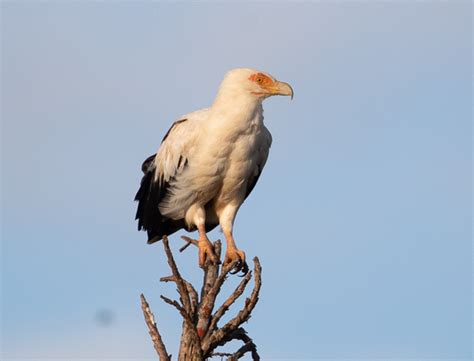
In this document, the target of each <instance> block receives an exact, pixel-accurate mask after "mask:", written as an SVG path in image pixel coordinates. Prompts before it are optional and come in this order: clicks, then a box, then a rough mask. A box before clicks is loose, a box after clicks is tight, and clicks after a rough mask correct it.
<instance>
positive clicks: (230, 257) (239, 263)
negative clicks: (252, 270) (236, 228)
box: [224, 247, 249, 275]
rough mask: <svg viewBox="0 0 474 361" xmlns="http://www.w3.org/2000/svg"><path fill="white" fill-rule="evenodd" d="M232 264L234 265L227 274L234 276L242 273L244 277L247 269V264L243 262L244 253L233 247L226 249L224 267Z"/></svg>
mask: <svg viewBox="0 0 474 361" xmlns="http://www.w3.org/2000/svg"><path fill="white" fill-rule="evenodd" d="M233 263H235V265H234V267H232V270H231V271H230V272H229V273H230V274H236V273H239V272H240V271H242V272H243V274H244V275H245V274H246V273H247V272H248V270H249V267H248V265H247V262H245V252H244V251H241V250H240V249H237V248H235V247H230V248H228V249H227V252H226V254H225V261H224V266H228V265H230V264H233Z"/></svg>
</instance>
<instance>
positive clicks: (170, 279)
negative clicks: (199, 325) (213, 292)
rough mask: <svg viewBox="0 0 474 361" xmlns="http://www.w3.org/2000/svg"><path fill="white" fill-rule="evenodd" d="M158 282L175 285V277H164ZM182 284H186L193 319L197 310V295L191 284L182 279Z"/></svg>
mask: <svg viewBox="0 0 474 361" xmlns="http://www.w3.org/2000/svg"><path fill="white" fill-rule="evenodd" d="M160 282H175V283H176V277H174V276H166V277H161V278H160ZM183 282H184V283H185V284H186V288H187V289H188V294H189V297H190V301H191V312H190V314H191V317H192V318H194V317H195V314H196V310H197V305H198V297H199V296H198V294H197V291H196V289H195V288H194V287H193V285H192V284H191V282H188V281H186V280H185V279H183Z"/></svg>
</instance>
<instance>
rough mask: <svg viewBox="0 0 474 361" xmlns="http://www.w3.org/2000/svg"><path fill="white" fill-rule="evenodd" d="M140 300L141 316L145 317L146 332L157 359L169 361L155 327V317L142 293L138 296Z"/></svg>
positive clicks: (169, 358)
mask: <svg viewBox="0 0 474 361" xmlns="http://www.w3.org/2000/svg"><path fill="white" fill-rule="evenodd" d="M140 299H141V303H142V311H143V316H145V322H146V324H147V326H148V331H149V333H150V336H151V340H152V341H153V346H154V347H155V350H156V353H157V354H158V357H159V358H160V360H161V361H170V360H171V357H170V356H169V355H168V352H167V351H166V347H165V344H164V343H163V339H162V338H161V335H160V332H159V331H158V328H157V327H156V322H155V317H154V316H153V313H152V312H151V309H150V305H149V304H148V302H147V301H146V298H145V296H144V295H143V293H142V294H141V295H140Z"/></svg>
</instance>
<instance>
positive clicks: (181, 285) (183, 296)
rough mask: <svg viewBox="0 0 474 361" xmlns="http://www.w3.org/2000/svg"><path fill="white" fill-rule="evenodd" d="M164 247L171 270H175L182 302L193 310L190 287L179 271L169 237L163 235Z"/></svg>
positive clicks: (186, 308)
mask: <svg viewBox="0 0 474 361" xmlns="http://www.w3.org/2000/svg"><path fill="white" fill-rule="evenodd" d="M163 247H164V249H165V253H166V257H167V258H168V265H169V266H170V268H171V272H173V276H174V278H175V282H176V286H178V292H179V295H180V298H181V302H182V303H183V306H184V308H185V310H186V311H187V312H191V301H190V299H189V293H188V289H187V287H186V284H185V282H184V280H183V278H182V277H181V274H180V273H179V271H178V267H177V266H176V262H175V261H174V258H173V253H171V249H170V245H169V242H168V237H166V236H164V237H163Z"/></svg>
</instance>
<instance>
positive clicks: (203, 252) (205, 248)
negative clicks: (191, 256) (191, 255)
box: [198, 225, 219, 268]
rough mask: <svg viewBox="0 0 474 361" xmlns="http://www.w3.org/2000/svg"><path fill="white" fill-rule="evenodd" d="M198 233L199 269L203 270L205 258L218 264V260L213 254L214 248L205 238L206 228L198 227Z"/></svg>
mask: <svg viewBox="0 0 474 361" xmlns="http://www.w3.org/2000/svg"><path fill="white" fill-rule="evenodd" d="M198 231H199V239H198V248H199V267H201V268H204V266H205V264H206V259H207V258H209V259H210V260H211V262H212V263H219V259H218V258H217V256H216V254H215V253H214V247H213V245H212V243H211V241H209V238H207V235H206V227H205V226H204V225H199V226H198Z"/></svg>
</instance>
